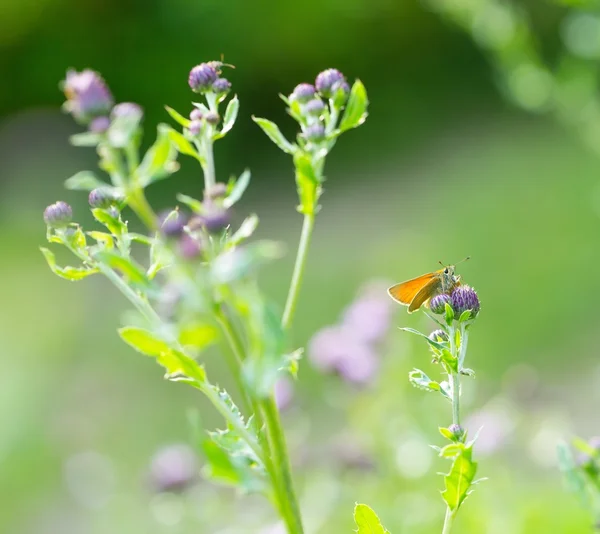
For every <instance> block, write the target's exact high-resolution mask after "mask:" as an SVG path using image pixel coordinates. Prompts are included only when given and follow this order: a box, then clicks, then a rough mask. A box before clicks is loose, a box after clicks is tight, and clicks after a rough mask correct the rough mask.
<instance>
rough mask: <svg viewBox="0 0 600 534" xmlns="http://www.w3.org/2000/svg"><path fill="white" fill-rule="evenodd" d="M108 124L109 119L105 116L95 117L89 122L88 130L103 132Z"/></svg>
mask: <svg viewBox="0 0 600 534" xmlns="http://www.w3.org/2000/svg"><path fill="white" fill-rule="evenodd" d="M109 126H110V119H109V118H108V117H106V116H102V117H96V118H95V119H92V121H91V122H90V126H89V130H90V132H94V133H104V132H105V131H106V130H108V127H109Z"/></svg>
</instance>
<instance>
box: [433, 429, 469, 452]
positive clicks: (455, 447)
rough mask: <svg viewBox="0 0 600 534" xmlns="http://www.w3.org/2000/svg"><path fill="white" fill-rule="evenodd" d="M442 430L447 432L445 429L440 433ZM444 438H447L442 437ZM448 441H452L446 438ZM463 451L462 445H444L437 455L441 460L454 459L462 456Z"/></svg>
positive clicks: (463, 446)
mask: <svg viewBox="0 0 600 534" xmlns="http://www.w3.org/2000/svg"><path fill="white" fill-rule="evenodd" d="M442 430H447V429H445V428H444V429H440V432H441V431H442ZM442 435H443V434H442ZM444 437H447V436H444ZM448 439H452V438H448ZM464 449H465V445H464V443H452V444H450V445H446V446H445V447H442V448H441V449H440V452H439V455H440V457H441V458H454V457H455V456H456V455H457V454H462V452H463V451H464Z"/></svg>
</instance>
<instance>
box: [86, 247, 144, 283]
mask: <svg viewBox="0 0 600 534" xmlns="http://www.w3.org/2000/svg"><path fill="white" fill-rule="evenodd" d="M94 258H95V259H97V260H98V261H101V262H102V263H106V264H107V265H108V266H110V267H111V268H112V269H116V270H117V271H119V272H120V273H121V274H122V275H123V276H124V277H125V278H126V279H127V280H129V282H131V283H133V284H137V285H140V286H144V287H148V286H149V285H150V281H149V280H148V278H147V277H146V272H145V271H144V269H143V268H142V267H140V266H139V265H138V264H137V263H136V262H135V261H134V260H133V259H131V258H125V257H123V256H121V255H120V254H117V253H116V252H114V251H111V250H102V251H100V252H97V253H96V254H94Z"/></svg>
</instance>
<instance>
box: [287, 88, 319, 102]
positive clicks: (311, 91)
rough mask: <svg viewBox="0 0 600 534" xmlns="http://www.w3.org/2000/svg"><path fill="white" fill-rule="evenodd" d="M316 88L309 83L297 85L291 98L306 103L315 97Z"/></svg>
mask: <svg viewBox="0 0 600 534" xmlns="http://www.w3.org/2000/svg"><path fill="white" fill-rule="evenodd" d="M314 96H315V88H314V87H313V86H312V85H310V84H309V83H301V84H299V85H297V86H296V88H295V89H294V92H293V93H292V94H291V95H290V100H296V101H298V102H300V103H301V104H304V103H306V102H308V101H309V100H311V99H312V98H314Z"/></svg>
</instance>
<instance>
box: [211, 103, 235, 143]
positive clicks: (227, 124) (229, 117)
mask: <svg viewBox="0 0 600 534" xmlns="http://www.w3.org/2000/svg"><path fill="white" fill-rule="evenodd" d="M239 109H240V101H239V100H238V97H237V95H236V96H234V97H233V98H232V99H231V100H230V101H229V103H228V104H227V108H225V115H224V116H223V126H222V128H221V131H220V132H218V133H216V134H214V135H213V139H215V140H217V139H221V138H222V137H225V135H227V133H228V132H230V131H231V129H232V128H233V125H234V124H235V120H236V119H237V116H238V111H239Z"/></svg>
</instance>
